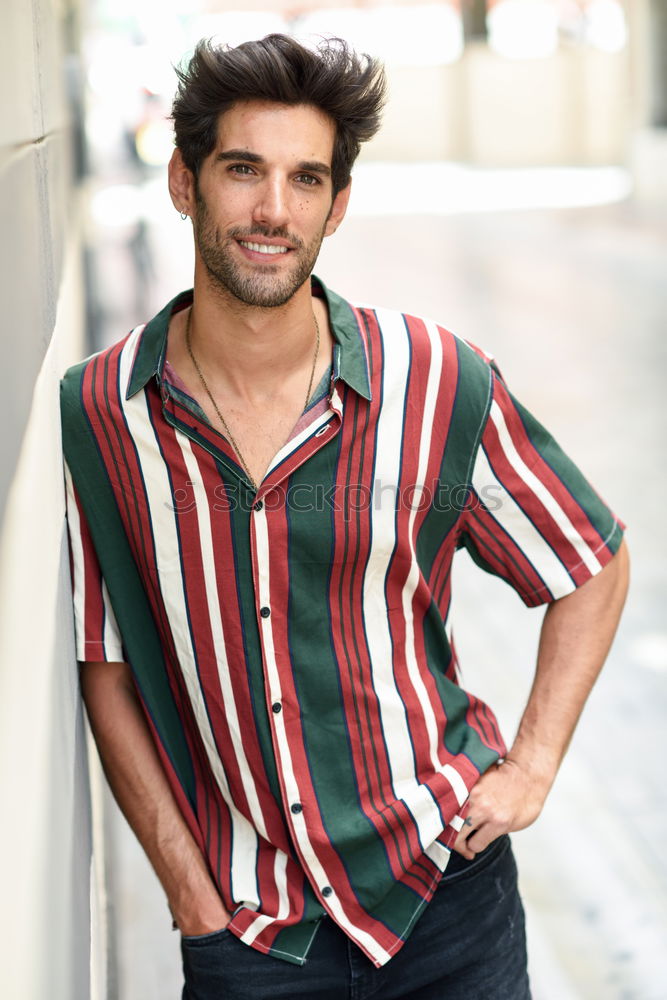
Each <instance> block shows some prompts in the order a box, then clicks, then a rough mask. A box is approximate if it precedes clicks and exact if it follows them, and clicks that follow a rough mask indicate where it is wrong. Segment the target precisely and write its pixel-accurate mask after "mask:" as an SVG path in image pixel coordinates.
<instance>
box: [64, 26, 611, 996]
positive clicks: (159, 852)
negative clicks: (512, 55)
mask: <svg viewBox="0 0 667 1000" xmlns="http://www.w3.org/2000/svg"><path fill="white" fill-rule="evenodd" d="M383 89H384V83H383V77H382V72H381V70H380V68H379V67H378V66H377V64H375V63H374V62H373V61H372V60H368V59H360V58H358V57H357V56H355V55H354V54H353V53H351V52H349V50H348V49H347V48H346V46H345V45H344V44H342V43H340V42H329V43H324V44H323V45H322V46H321V48H320V50H319V51H318V52H317V53H315V52H310V51H308V50H306V49H304V48H302V47H301V46H300V45H298V44H297V43H296V42H295V41H293V40H291V39H289V38H287V37H285V36H281V35H272V36H269V37H267V38H265V39H263V40H262V41H257V42H252V43H247V44H244V45H241V46H239V47H238V48H235V49H216V48H213V47H211V46H210V45H208V44H200V45H199V46H198V48H197V50H196V53H195V55H194V58H193V59H192V61H191V63H190V65H189V68H188V69H187V70H186V71H185V72H184V73H182V74H180V89H179V93H178V96H177V98H176V100H175V103H174V115H173V117H174V122H175V130H176V150H175V152H174V155H173V158H172V161H171V164H170V168H169V185H170V192H171V197H172V200H173V203H174V205H175V207H176V209H177V210H178V211H179V212H181V214H182V215H183V217H184V218H185V217H187V216H189V217H190V218H191V219H192V224H193V231H194V239H195V275H194V291H193V292H184V293H182V294H180V295H178V296H177V297H176V298H175V299H174V300H173V301H172V302H170V303H169V304H168V305H167V306H166V307H165V309H164V310H163V311H162V312H161V313H160V314H159V315H158V316H156V317H155V318H154V319H153V320H151V322H150V323H148V324H147V325H145V326H139V327H137V328H136V329H135V330H134V331H132V333H131V334H130V335H129V336H128V337H127V338H126V339H125V340H123V341H121V342H120V343H119V344H117V345H115V346H114V347H112V348H110V349H109V350H106V351H104V352H102V353H101V354H98V355H96V356H94V357H93V358H90V359H88V360H87V361H85V362H83V363H82V364H81V365H79V366H78V367H76V368H74V369H71V370H70V371H69V372H68V373H67V375H66V377H65V379H64V382H63V407H62V410H63V437H64V445H65V455H66V460H67V482H68V494H69V513H68V517H69V525H70V534H71V545H72V564H73V577H74V601H75V608H76V620H77V633H78V656H79V659H80V660H81V661H83V665H82V668H81V685H82V690H83V696H84V699H85V702H86V706H87V709H88V714H89V717H90V721H91V725H92V727H93V731H94V733H95V737H96V740H97V744H98V746H99V750H100V754H101V757H102V761H103V763H104V767H105V770H106V773H107V776H108V778H109V781H110V783H111V786H112V788H113V790H114V793H115V795H116V798H117V799H118V802H119V804H120V806H121V808H122V809H123V811H124V812H125V814H126V816H127V818H128V820H129V821H130V823H131V824H132V826H133V828H134V830H135V832H136V834H137V836H138V837H139V839H140V841H141V843H142V844H143V846H144V848H145V850H146V852H147V854H148V856H149V858H150V860H151V862H152V864H153V866H154V867H155V870H156V871H157V874H158V876H159V877H160V880H161V882H162V885H163V886H164V889H165V893H166V896H167V899H168V902H169V906H170V908H171V912H172V914H173V917H174V920H175V923H176V925H177V927H178V928H179V930H180V932H181V935H182V951H183V965H184V972H185V988H184V993H183V996H184V997H188V998H193V1000H194V998H196V1000H209V998H214V997H216V998H218V997H222V996H224V997H225V998H227V1000H236V998H241V997H253V998H258V1000H259V998H271V1000H273V998H275V997H285V998H288V997H289V998H292V1000H293V998H296V997H304V998H315V997H321V998H332V1000H333V998H343V997H348V996H359V997H362V996H367V995H368V996H371V995H372V996H376V997H381V998H382V1000H392V998H399V997H411V998H417V1000H427V998H436V997H438V998H440V997H445V996H446V997H448V998H459V997H464V996H465V997H466V998H468V1000H469V998H471V997H472V998H482V997H483V998H484V1000H500V998H512V1000H522V998H525V997H528V996H529V987H528V981H527V974H526V958H525V942H524V931H523V913H522V908H521V903H520V900H519V898H518V895H517V889H516V870H515V868H514V863H513V859H512V854H511V849H510V846H509V838H508V836H507V834H508V832H511V831H513V830H519V829H522V828H523V827H525V826H527V825H529V824H530V823H532V822H533V821H534V820H535V819H536V817H537V816H538V814H539V812H540V810H541V808H542V805H543V803H544V800H545V797H546V795H547V792H548V790H549V788H550V786H551V783H552V781H553V779H554V777H555V774H556V771H557V768H558V766H559V763H560V761H561V759H562V757H563V755H564V753H565V750H566V747H567V744H568V741H569V739H570V737H571V734H572V731H573V729H574V726H575V724H576V721H577V718H578V716H579V713H580V711H581V708H582V706H583V704H584V701H585V699H586V696H587V695H588V692H589V690H590V688H591V686H592V684H593V683H594V680H595V678H596V676H597V673H598V671H599V669H600V667H601V665H602V663H603V660H604V658H605V656H606V653H607V650H608V648H609V645H610V643H611V640H612V636H613V633H614V630H615V627H616V623H617V620H618V617H619V614H620V610H621V606H622V603H623V599H624V595H625V589H626V578H627V569H626V555H625V549H624V547H623V544H622V538H621V536H622V530H621V527H620V526H619V524H618V523H617V522H616V520H615V519H614V517H613V515H612V514H611V513H610V512H609V510H608V509H607V508H606V507H605V505H604V504H603V503H602V501H601V500H600V499H599V497H598V496H597V494H596V493H595V492H594V491H593V490H592V488H591V487H590V486H589V485H588V484H587V483H586V481H585V480H584V479H583V477H582V476H581V474H580V473H579V472H578V471H577V469H576V468H575V467H574V466H573V465H572V464H571V463H570V462H569V460H568V459H567V458H566V457H565V456H564V455H563V454H562V452H561V451H560V449H559V448H558V446H557V445H556V444H555V442H554V441H553V439H552V438H551V437H550V436H549V434H548V433H547V432H546V431H545V430H544V428H542V427H541V426H540V425H539V424H538V423H537V422H536V421H535V420H534V418H533V417H531V415H530V414H528V413H527V412H526V411H525V410H524V409H523V408H522V407H521V406H520V404H519V403H517V402H516V400H514V399H513V397H512V396H511V395H510V393H509V392H508V390H507V388H506V386H505V385H504V383H503V381H502V379H501V377H500V375H499V373H498V371H497V370H496V369H495V366H494V365H493V364H492V363H491V362H490V361H489V359H488V358H486V357H485V356H484V355H483V354H482V353H481V352H479V351H477V350H476V349H474V348H472V347H471V346H469V345H468V344H466V343H464V342H463V341H461V340H459V339H458V338H456V337H454V336H453V335H451V334H450V333H448V332H447V331H446V330H444V329H442V328H440V327H438V326H436V325H435V324H434V323H432V322H430V321H425V320H421V319H418V318H415V317H412V316H404V315H400V314H396V313H392V312H389V311H386V310H372V309H369V308H363V309H360V308H355V307H353V306H350V305H349V304H348V303H346V302H344V301H343V300H342V299H341V298H339V297H338V296H336V295H335V294H333V293H332V292H330V291H328V290H327V289H326V288H325V287H324V285H323V284H322V283H321V282H320V281H318V280H316V279H314V278H313V279H311V271H312V269H313V266H314V263H315V260H316V258H317V254H318V251H319V248H320V244H321V242H322V239H323V237H324V236H328V235H331V234H332V233H333V232H334V231H335V230H336V228H337V227H338V225H339V224H340V223H341V221H342V219H343V217H344V215H345V210H346V207H347V202H348V197H349V193H350V168H351V166H352V163H353V161H354V159H355V157H356V155H357V153H358V150H359V144H360V142H361V141H363V140H365V139H367V138H369V137H370V136H372V135H373V134H374V132H375V131H376V129H377V127H378V123H379V112H380V108H381V104H382V100H383ZM462 545H465V546H466V547H467V548H468V549H469V551H470V552H471V554H472V556H473V558H474V559H475V560H476V561H477V562H478V563H479V564H480V565H481V566H482V567H483V568H484V569H485V570H488V571H491V572H493V573H495V574H497V575H499V576H500V577H502V578H503V579H505V580H506V581H507V582H509V583H510V584H511V585H512V586H513V587H514V588H515V589H516V590H517V592H518V593H519V594H520V596H521V597H522V598H523V600H524V601H525V602H526V603H527V604H530V605H537V604H540V603H544V602H548V604H549V606H548V609H547V612H546V615H545V619H544V625H543V629H542V636H541V642H540V647H539V652H538V659H537V668H536V674H535V682H534V686H533V690H532V693H531V696H530V699H529V702H528V705H527V707H526V710H525V713H524V716H523V719H522V722H521V725H520V728H519V732H518V734H517V737H516V739H515V741H514V743H513V745H512V747H511V749H510V750H509V751H508V750H507V749H506V747H505V745H504V743H503V741H502V737H501V736H500V734H499V732H498V728H497V725H496V722H495V719H494V717H493V715H492V713H491V711H490V709H489V708H488V707H487V706H486V705H484V704H482V703H481V702H480V701H479V700H477V699H476V698H474V697H473V696H472V695H470V694H468V693H466V692H464V691H463V690H462V689H461V687H460V686H459V684H458V682H457V670H456V660H455V656H454V653H453V650H452V648H451V645H450V642H449V639H448V636H449V621H448V616H449V606H450V596H451V583H450V569H451V562H452V558H453V555H454V552H455V550H456V549H457V548H458V547H460V546H462ZM436 890H437V891H436Z"/></svg>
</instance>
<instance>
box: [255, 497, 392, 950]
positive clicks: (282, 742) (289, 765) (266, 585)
mask: <svg viewBox="0 0 667 1000" xmlns="http://www.w3.org/2000/svg"><path fill="white" fill-rule="evenodd" d="M255 515H256V516H255V517H253V520H252V526H253V528H254V533H255V551H256V554H257V568H258V578H259V579H258V582H259V594H258V598H259V604H260V607H268V608H270V607H271V586H270V583H271V581H270V571H269V532H268V524H267V518H266V508H265V507H262V508H261V510H259V511H256V512H255ZM259 622H260V628H261V633H262V645H263V651H264V663H265V668H266V676H267V679H268V682H269V700H270V701H272V702H273V701H280V700H281V699H282V688H281V685H280V673H279V671H278V664H277V662H276V653H275V646H274V642H273V629H272V627H271V616H269V617H268V618H262V617H260V618H259ZM272 721H273V725H274V729H275V737H276V750H277V754H276V758H277V764H278V767H279V768H280V772H281V774H282V778H283V782H284V784H285V791H286V795H287V801H286V802H285V803H284V805H285V808H286V809H289V807H290V805H291V804H292V803H295V802H300V801H301V792H300V789H299V784H298V781H297V779H296V774H295V771H294V764H293V762H292V754H291V751H290V746H289V741H288V739H287V732H286V729H285V713H284V712H278V713H275V714H273V716H272ZM292 825H293V828H294V836H295V838H296V841H297V843H298V846H299V850H300V852H301V857H302V859H303V862H304V865H305V867H306V870H307V873H308V874H309V875H310V877H311V879H312V880H313V881H314V884H315V885H316V886H319V888H320V889H322V888H324V886H325V885H328V884H329V881H330V880H329V878H328V877H327V874H326V872H325V870H324V868H323V867H322V864H321V862H320V860H319V858H318V856H317V854H316V853H315V849H314V847H313V844H312V842H311V840H310V837H309V835H308V828H307V825H306V820H305V815H304V813H303V812H301V813H297V814H292ZM326 908H327V909H328V910H329V911H330V912H331V914H332V915H333V916H334V917H335V919H336V921H337V923H338V924H339V925H340V926H341V927H342V928H343V929H344V930H345V931H346V932H347V933H348V934H349V936H350V937H352V938H354V939H355V940H356V941H357V942H358V943H359V944H361V945H363V946H364V948H366V950H367V951H368V953H369V954H371V955H372V956H373V957H374V958H376V959H377V960H378V961H379V962H380V963H381V964H384V963H385V962H387V961H389V958H390V956H389V954H388V952H386V951H385V949H384V948H382V947H381V946H380V945H379V944H378V943H377V941H375V939H374V938H373V937H372V936H371V935H370V934H369V933H368V932H367V931H364V930H362V929H361V928H360V927H358V926H357V925H356V924H354V923H353V922H352V921H351V920H350V919H349V917H348V916H347V914H346V913H345V910H344V909H343V907H342V905H341V903H340V901H339V899H338V898H337V896H336V894H335V892H334V893H333V894H332V895H331V896H328V897H327V901H326Z"/></svg>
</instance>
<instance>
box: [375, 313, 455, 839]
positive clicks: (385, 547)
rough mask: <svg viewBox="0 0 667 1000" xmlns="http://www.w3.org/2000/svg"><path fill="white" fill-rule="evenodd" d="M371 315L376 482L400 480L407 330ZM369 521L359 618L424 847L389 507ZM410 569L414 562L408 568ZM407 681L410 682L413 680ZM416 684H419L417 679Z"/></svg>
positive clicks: (402, 794) (396, 774)
mask: <svg viewBox="0 0 667 1000" xmlns="http://www.w3.org/2000/svg"><path fill="white" fill-rule="evenodd" d="M376 315H377V318H378V323H379V325H380V330H381V333H382V337H383V340H384V345H385V350H384V366H383V393H382V408H381V412H380V416H379V419H378V426H377V441H376V463H377V464H376V470H375V481H376V483H377V482H378V481H380V482H382V483H390V484H398V483H400V481H401V480H400V460H401V452H402V442H403V430H404V427H403V418H404V414H403V410H404V405H405V393H406V388H407V384H406V372H407V371H408V367H409V364H410V357H409V341H408V333H407V330H406V327H405V322H404V319H403V317H402V315H401V314H400V313H397V312H393V311H389V310H378V311H377V313H376ZM370 520H371V525H370V527H371V532H372V543H371V549H370V553H369V557H368V564H367V566H366V571H365V573H364V583H363V616H364V622H365V624H366V628H367V631H368V634H369V637H370V645H371V648H372V651H373V656H372V659H371V673H372V678H373V687H374V690H375V691H378V692H382V697H381V698H380V699H379V708H380V713H381V720H382V728H383V732H384V733H385V734H386V736H387V738H386V739H385V747H386V750H387V755H388V758H389V766H390V768H391V777H392V788H393V793H394V796H395V797H396V798H397V799H401V800H402V801H403V802H404V803H405V805H406V807H407V808H408V810H409V811H410V813H411V814H412V817H413V819H414V822H415V824H416V826H417V829H418V831H419V836H420V838H421V843H422V844H423V845H427V844H430V843H431V842H432V841H433V840H434V838H435V837H436V836H437V834H438V833H439V832H440V831H441V830H442V817H441V815H440V811H439V809H438V807H437V805H436V803H435V801H434V798H433V795H432V794H431V793H430V792H429V790H428V788H426V786H424V785H423V784H421V783H420V782H419V780H418V777H417V774H416V771H415V760H414V753H413V749H412V740H411V736H410V727H409V724H408V719H407V713H406V709H405V705H404V703H403V700H402V698H401V696H400V693H399V691H398V687H397V684H396V677H395V674H394V663H393V660H394V652H393V649H392V638H391V632H390V628H389V619H388V616H387V608H386V601H385V593H384V585H385V579H386V576H387V573H388V570H389V563H390V560H391V558H392V555H393V552H394V548H395V545H396V511H395V509H394V505H393V504H384V503H374V504H373V510H372V512H371V514H370ZM413 557H414V553H413ZM413 569H414V566H413V567H412V568H411V572H412V570H413ZM409 627H410V626H409V625H408V628H409ZM411 677H412V674H411ZM412 679H413V683H415V678H414V677H412ZM417 683H420V684H421V679H419V680H418V682H417ZM422 687H423V684H422Z"/></svg>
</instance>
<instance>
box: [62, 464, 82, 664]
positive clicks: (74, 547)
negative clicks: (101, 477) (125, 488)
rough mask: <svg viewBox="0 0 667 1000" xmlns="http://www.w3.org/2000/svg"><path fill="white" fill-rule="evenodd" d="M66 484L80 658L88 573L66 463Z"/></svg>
mask: <svg viewBox="0 0 667 1000" xmlns="http://www.w3.org/2000/svg"><path fill="white" fill-rule="evenodd" d="M65 485H66V498H67V525H68V529H69V539H70V547H71V551H72V564H73V570H72V590H73V601H74V625H75V631H76V656H77V659H78V660H81V661H83V660H85V659H86V647H85V620H86V613H85V608H86V574H85V570H84V559H83V544H82V542H81V521H80V518H79V508H78V507H77V505H76V498H75V496H74V484H73V483H72V474H71V472H70V471H69V467H68V466H67V463H65Z"/></svg>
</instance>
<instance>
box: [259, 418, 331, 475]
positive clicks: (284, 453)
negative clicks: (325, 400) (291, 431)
mask: <svg viewBox="0 0 667 1000" xmlns="http://www.w3.org/2000/svg"><path fill="white" fill-rule="evenodd" d="M333 415H334V414H333V411H332V410H329V409H327V410H325V412H324V413H320V415H319V416H318V417H316V418H315V419H314V420H313V422H312V423H310V424H308V426H307V427H304V428H303V430H301V431H300V432H299V433H298V434H297V435H296V436H295V437H293V438H290V440H289V441H288V442H287V443H286V444H285V445H284V446H283V447H282V448H281V449H280V451H279V452H278V453H277V454H276V455H275V456H274V457H273V459H272V460H271V464H270V465H269V467H268V469H267V470H266V473H265V474H264V475H265V478H266V476H268V474H269V473H270V472H271V471H272V470H273V469H275V468H276V466H277V465H280V463H281V462H284V461H285V459H286V458H288V457H289V456H290V455H291V454H292V452H294V451H296V450H297V448H300V447H301V445H302V444H303V443H304V441H307V440H308V438H309V437H311V436H312V435H313V434H314V433H315V432H316V431H317V430H318V429H319V428H320V427H322V426H323V425H324V424H326V423H328V421H329V420H331V418H332V417H333Z"/></svg>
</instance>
